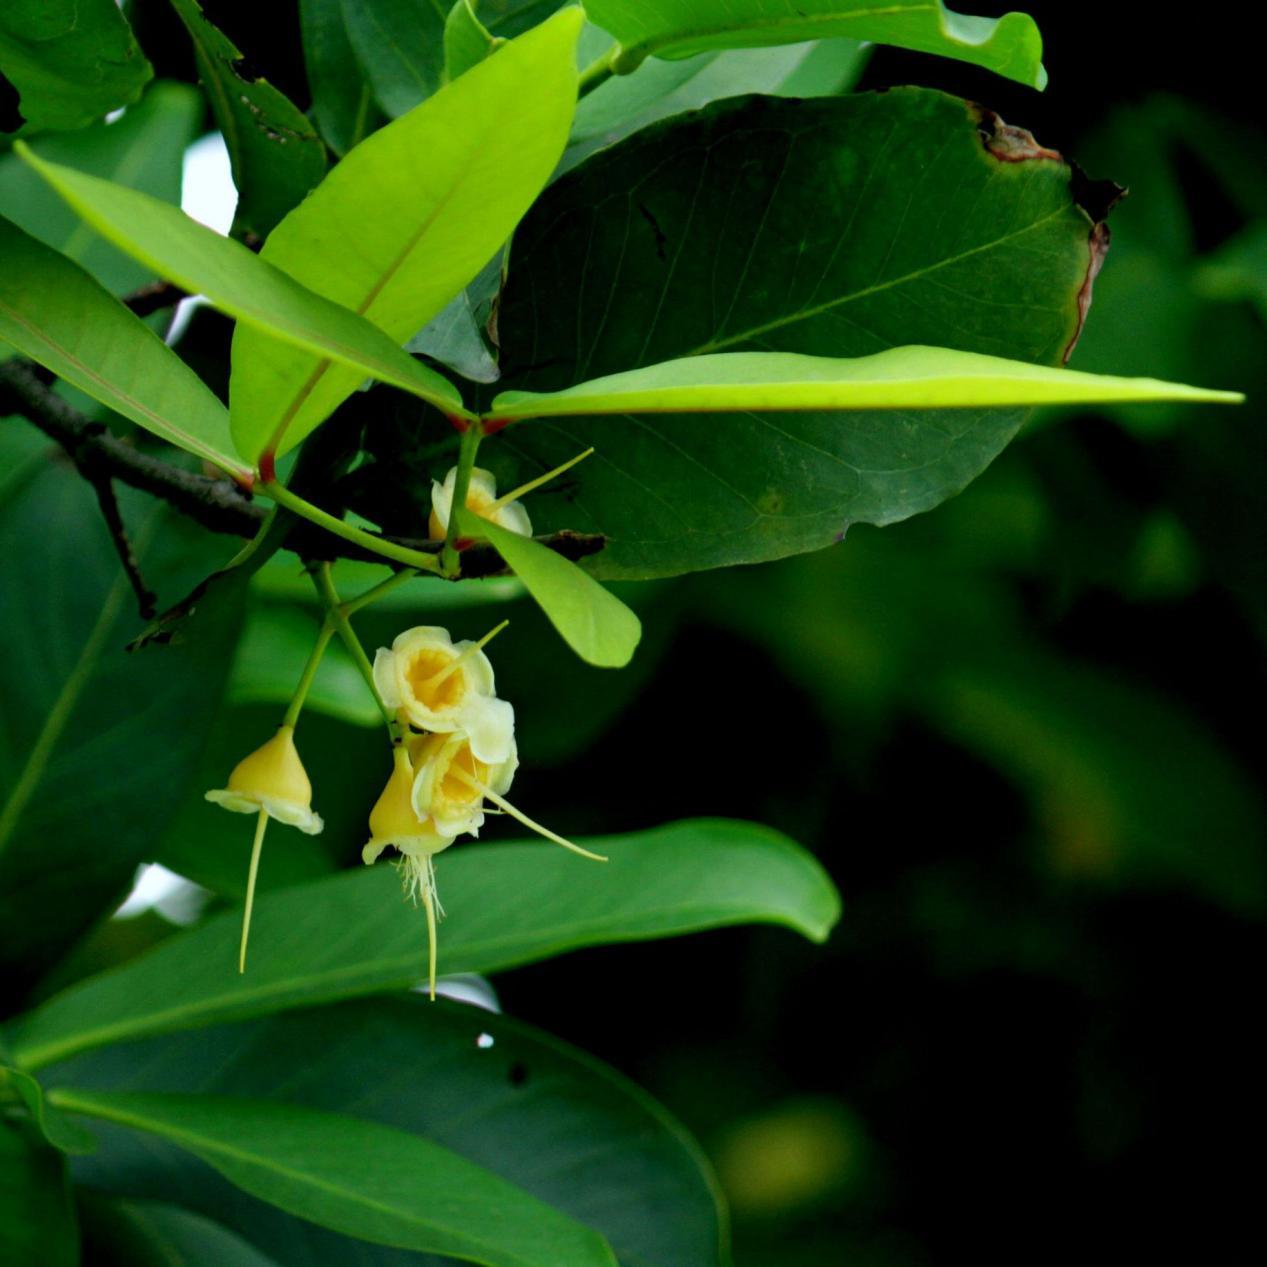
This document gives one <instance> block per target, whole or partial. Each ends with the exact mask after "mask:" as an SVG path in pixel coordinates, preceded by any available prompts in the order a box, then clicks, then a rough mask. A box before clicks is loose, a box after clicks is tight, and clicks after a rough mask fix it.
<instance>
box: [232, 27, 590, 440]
mask: <svg viewBox="0 0 1267 1267" xmlns="http://www.w3.org/2000/svg"><path fill="white" fill-rule="evenodd" d="M580 22H581V18H580V13H579V11H577V10H576V9H571V10H568V11H567V12H564V13H560V14H559V15H558V16H556V17H554V18H552V19H551V20H550V21H549V22H547V23H545V24H544V25H543V26H540V27H538V28H536V29H535V30H533V31H530V32H529V33H528V34H527V35H524V36H521V37H520V38H519V39H517V40H514V41H512V42H511V43H509V44H507V45H506V46H505V47H504V48H502V49H500V50H499V51H498V53H497V54H496V55H495V56H494V57H490V58H489V59H488V60H487V61H485V62H483V63H481V64H480V65H479V66H477V67H475V68H474V69H473V70H471V71H470V72H469V73H468V74H466V75H463V76H462V78H461V79H460V80H457V81H455V82H454V83H452V84H450V85H449V86H448V87H447V88H445V89H444V90H443V92H440V93H438V94H437V95H436V96H435V97H433V98H431V100H429V101H426V102H424V103H423V104H422V105H420V106H419V107H418V108H417V109H416V110H414V111H412V112H411V113H410V114H408V115H406V116H405V117H404V118H401V119H398V120H397V121H396V122H395V123H391V124H389V125H388V126H387V127H385V128H382V129H381V130H380V131H378V132H375V133H374V135H373V136H371V137H370V138H368V139H367V140H365V141H363V142H362V143H361V144H360V145H358V146H357V147H356V149H354V150H353V151H352V152H351V153H350V154H348V156H347V157H346V158H345V159H344V160H343V161H342V162H341V163H340V164H339V165H338V167H336V168H335V169H334V171H332V172H331V173H330V175H329V176H328V177H327V178H326V180H325V181H324V182H323V183H322V184H321V185H320V186H319V187H318V188H317V189H316V190H315V191H314V192H313V194H312V195H311V196H310V197H309V198H308V199H306V200H305V201H304V202H303V204H302V205H300V206H299V207H297V208H296V209H295V210H294V211H293V212H291V214H290V215H289V216H287V217H286V219H285V220H284V221H283V222H282V223H281V224H279V225H278V226H277V229H276V230H275V231H274V232H273V233H272V234H271V235H270V236H269V239H268V241H267V242H266V243H265V245H264V250H263V252H262V256H261V258H262V259H264V260H266V261H267V262H268V263H270V264H272V265H274V266H275V267H276V268H278V269H280V270H281V271H283V272H285V273H286V274H288V275H289V276H291V277H293V278H295V279H296V280H297V281H298V282H300V283H302V284H303V285H304V286H306V287H309V288H310V289H311V290H313V291H315V292H316V293H318V294H320V295H324V296H325V297H326V298H328V299H330V300H333V301H334V302H335V303H337V304H340V305H342V306H343V307H344V308H349V309H352V310H353V311H354V312H356V313H357V314H358V315H359V316H361V317H364V318H365V319H367V320H368V321H370V322H372V323H373V324H374V325H375V326H377V327H379V329H381V330H383V331H385V332H386V335H387V336H388V337H389V338H390V339H391V340H392V341H393V342H395V343H404V342H405V341H406V340H407V339H409V338H410V337H411V336H413V335H415V334H416V333H417V332H418V331H419V330H420V329H421V328H422V327H423V326H424V325H426V324H427V322H429V321H430V320H431V319H432V318H433V317H434V316H436V314H437V313H439V312H440V311H441V310H442V309H443V308H444V307H445V305H446V304H448V303H449V301H450V300H452V299H453V298H454V297H455V296H456V295H457V294H458V293H459V292H460V291H461V290H462V289H463V287H464V286H466V284H467V283H468V282H469V281H470V280H471V279H472V278H473V277H474V276H475V275H476V274H477V273H478V272H479V271H480V269H482V268H483V267H484V265H485V264H486V263H487V262H488V260H489V258H490V257H491V256H492V255H493V254H494V253H495V252H496V251H497V250H498V249H499V248H500V246H501V245H502V243H503V242H504V241H505V240H506V238H507V237H508V236H509V235H510V233H511V231H512V230H513V229H514V227H515V225H516V224H517V223H518V221H519V218H520V217H521V216H522V215H523V214H524V212H525V211H526V210H527V209H528V207H529V206H530V205H531V203H532V200H533V199H534V198H535V197H536V196H537V194H538V193H539V192H540V190H541V188H542V186H543V185H544V184H545V182H546V180H547V179H548V178H549V175H550V173H551V171H552V170H553V169H554V165H555V164H556V163H557V162H558V159H559V155H560V154H561V153H562V152H563V146H564V144H565V143H566V141H567V133H568V127H569V126H570V124H571V121H572V111H573V107H574V104H575V96H576V64H575V46H576V37H577V33H578V31H579V29H580ZM232 366H233V370H232V378H231V381H230V388H229V402H230V404H229V411H230V414H231V415H232V419H233V435H234V438H235V440H236V441H237V445H238V449H239V451H240V452H242V453H244V454H247V455H249V456H251V457H254V456H256V455H257V454H258V453H259V452H260V451H261V450H262V449H263V448H264V446H265V445H266V444H267V443H268V441H269V438H270V436H272V435H273V434H274V433H275V432H277V431H278V429H279V428H284V436H285V438H284V440H283V442H282V443H281V444H280V445H279V448H278V452H279V453H282V452H285V451H286V450H287V449H288V448H291V447H292V446H293V445H295V444H297V443H299V441H300V440H302V439H303V438H304V436H306V435H307V434H308V433H309V432H310V431H311V430H312V429H313V428H314V427H315V426H317V425H318V424H319V423H320V422H321V421H322V420H323V419H324V418H325V417H326V416H327V415H328V414H329V413H330V411H331V410H332V409H334V408H335V406H336V405H338V404H339V403H340V401H342V400H343V399H344V398H345V397H346V396H347V395H348V394H349V393H350V392H352V391H353V390H355V388H356V387H357V385H358V384H359V383H360V381H361V379H362V377H363V373H362V372H360V371H358V370H356V369H349V368H348V367H346V366H345V365H336V364H333V363H331V362H330V361H328V360H323V359H321V358H320V357H319V356H313V355H311V354H310V353H309V352H306V351H302V350H300V349H299V348H296V347H293V346H288V345H286V344H283V343H279V342H278V341H277V340H276V339H274V338H271V337H269V335H268V334H266V333H262V332H261V331H259V330H255V329H251V328H249V327H246V328H239V329H238V330H237V331H236V332H235V335H234V340H233V357H232Z"/></svg>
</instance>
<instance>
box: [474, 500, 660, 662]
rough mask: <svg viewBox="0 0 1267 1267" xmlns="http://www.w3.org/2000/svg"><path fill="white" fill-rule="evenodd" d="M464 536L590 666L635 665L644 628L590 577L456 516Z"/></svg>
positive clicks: (548, 553) (549, 553)
mask: <svg viewBox="0 0 1267 1267" xmlns="http://www.w3.org/2000/svg"><path fill="white" fill-rule="evenodd" d="M458 524H459V526H460V527H461V530H462V532H463V533H464V534H465V535H466V536H468V537H470V538H472V539H473V540H485V541H487V542H488V543H489V544H490V545H492V546H494V547H495V548H496V550H497V553H498V554H500V555H501V556H502V558H503V559H505V561H506V564H507V566H508V567H509V568H510V569H511V571H513V572H514V574H515V576H516V577H517V578H518V579H519V580H520V581H521V582H522V583H523V586H524V588H525V589H526V590H527V591H528V593H529V594H531V595H532V597H533V598H534V599H536V601H537V603H538V604H539V605H540V607H541V610H542V611H544V612H545V614H546V615H547V616H549V618H550V623H551V624H552V625H554V627H555V628H556V629H557V630H558V631H559V636H560V637H561V638H562V639H563V640H564V642H566V643H567V644H568V646H569V647H571V648H572V650H573V651H575V652H576V654H577V655H579V656H580V657H581V659H582V660H585V661H586V662H587V663H589V664H595V665H598V666H599V667H600V668H606V669H619V668H623V667H624V666H625V665H626V664H628V663H629V661H630V660H631V659H633V653H634V651H635V650H636V649H637V647H638V640H639V639H640V638H641V637H642V622H641V621H640V620H639V619H638V617H637V616H635V615H634V613H633V612H632V611H630V609H629V608H628V607H626V606H625V604H624V603H622V602H621V601H620V599H618V598H617V597H616V595H615V594H613V593H611V591H610V590H605V589H604V588H603V587H602V586H601V585H600V584H599V583H598V582H597V581H596V580H595V579H594V578H593V577H592V576H590V575H589V574H588V573H587V572H582V571H581V569H580V568H579V567H577V566H576V564H575V563H573V562H571V560H569V559H565V558H564V557H563V556H562V555H561V554H556V553H555V552H554V551H553V550H549V549H547V548H546V547H545V546H543V545H541V544H540V543H539V542H537V541H533V540H532V538H531V537H522V536H520V535H518V534H517V533H514V532H509V531H507V530H506V529H505V528H501V527H499V526H498V525H497V524H495V523H490V522H489V521H488V520H486V519H481V518H480V517H479V516H478V515H473V514H470V513H469V512H465V511H461V510H459V511H458Z"/></svg>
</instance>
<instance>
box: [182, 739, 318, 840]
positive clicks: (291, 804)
mask: <svg viewBox="0 0 1267 1267" xmlns="http://www.w3.org/2000/svg"><path fill="white" fill-rule="evenodd" d="M205 795H206V799H207V800H209V801H211V802H212V803H213V804H216V805H219V806H222V807H223V808H224V809H227V810H232V811H233V812H234V813H235V814H258V813H259V812H260V811H261V810H263V811H264V813H266V814H267V815H268V816H269V818H275V819H276V820H277V821H278V822H279V823H285V824H286V825H287V826H289V827H298V828H299V830H300V831H302V832H306V833H307V834H308V835H310V836H315V835H316V834H317V833H318V832H319V831H320V830H321V829H322V827H323V826H324V824H323V823H322V821H321V815H320V814H317V813H316V812H315V811H314V810H313V808H312V783H311V782H310V781H309V779H308V772H307V771H306V770H305V769H304V765H303V762H302V761H301V760H300V759H299V752H298V750H297V749H296V748H295V728H294V727H293V726H281V727H279V728H278V731H277V733H276V734H275V735H274V736H273V737H272V738H271V739H270V740H269V741H268V742H267V743H266V744H263V745H262V746H261V747H259V748H257V749H256V750H255V751H254V752H252V753H251V754H250V755H249V756H246V757H243V758H242V760H241V761H239V762H238V763H237V765H235V766H234V767H233V771H232V773H231V774H230V775H229V781H228V786H227V787H223V788H213V789H212V790H211V791H209V792H207V793H206V794H205Z"/></svg>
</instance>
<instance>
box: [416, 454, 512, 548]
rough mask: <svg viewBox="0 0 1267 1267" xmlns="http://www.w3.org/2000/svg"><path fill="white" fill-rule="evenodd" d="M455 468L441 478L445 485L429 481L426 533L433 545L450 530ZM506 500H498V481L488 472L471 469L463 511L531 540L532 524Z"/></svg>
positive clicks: (456, 476) (455, 477)
mask: <svg viewBox="0 0 1267 1267" xmlns="http://www.w3.org/2000/svg"><path fill="white" fill-rule="evenodd" d="M457 478H458V468H457V467H456V466H454V467H451V468H450V470H449V473H448V474H447V475H446V476H445V477H444V483H443V484H441V483H439V482H437V481H436V480H432V481H431V519H430V522H429V525H428V531H429V532H430V534H431V539H432V540H433V541H443V540H444V537H445V534H446V533H447V532H448V530H449V515H450V513H451V512H452V508H453V491H454V487H455V485H456V484H457ZM513 497H514V494H512V495H511V499H507V498H505V497H502V498H499V497H498V496H497V481H496V480H495V479H493V476H492V472H491V471H485V470H482V469H481V468H480V467H478V466H474V467H472V468H471V480H470V483H469V485H468V486H467V490H466V508H467V510H469V511H470V512H471V513H472V514H474V515H478V516H479V517H480V518H481V519H487V520H488V521H489V522H490V523H495V524H497V526H498V527H499V528H505V529H506V530H507V531H508V532H517V533H518V534H519V535H520V536H521V537H531V536H532V522H531V520H529V518H528V512H527V511H526V510H525V509H524V508H523V505H522V504H521V503H520V502H518V501H515V500H513Z"/></svg>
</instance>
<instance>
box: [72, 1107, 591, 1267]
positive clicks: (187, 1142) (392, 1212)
mask: <svg viewBox="0 0 1267 1267" xmlns="http://www.w3.org/2000/svg"><path fill="white" fill-rule="evenodd" d="M47 1098H48V1099H49V1100H51V1101H52V1102H53V1104H54V1105H55V1106H56V1107H57V1108H61V1109H65V1110H67V1111H68V1112H72V1113H81V1114H84V1115H85V1116H88V1117H95V1118H100V1119H101V1120H103V1121H107V1122H116V1123H118V1124H119V1125H120V1126H130V1127H132V1128H133V1129H134V1130H139V1131H145V1132H146V1133H147V1134H152V1135H158V1136H161V1137H163V1138H165V1139H169V1140H172V1141H173V1142H174V1143H177V1144H181V1145H183V1146H184V1147H185V1148H187V1149H188V1150H189V1151H190V1152H192V1153H202V1154H205V1153H211V1154H213V1155H215V1156H219V1157H223V1158H226V1159H228V1160H231V1161H236V1162H238V1163H240V1164H243V1165H248V1166H255V1167H258V1168H259V1169H261V1170H265V1171H268V1172H270V1173H272V1174H275V1175H279V1176H281V1177H282V1178H285V1179H290V1180H293V1181H296V1182H298V1183H300V1184H303V1185H305V1186H307V1187H309V1188H311V1189H313V1190H314V1191H316V1192H321V1193H327V1194H329V1195H331V1196H333V1197H336V1198H339V1199H341V1200H342V1201H344V1202H347V1203H349V1204H352V1205H358V1206H360V1207H362V1208H363V1209H365V1210H369V1211H372V1212H374V1213H376V1214H386V1215H389V1216H391V1217H392V1218H395V1219H399V1220H401V1221H403V1222H406V1223H408V1224H410V1225H411V1226H413V1227H418V1228H422V1229H425V1230H427V1231H433V1232H434V1231H438V1232H440V1233H441V1234H442V1235H444V1236H447V1237H456V1238H461V1239H462V1240H465V1241H467V1243H468V1244H469V1245H470V1246H471V1247H472V1248H474V1247H476V1246H482V1247H487V1246H488V1242H486V1241H481V1240H480V1239H478V1238H477V1237H473V1236H471V1235H470V1234H469V1233H463V1232H460V1231H457V1230H449V1229H445V1228H443V1227H442V1225H441V1224H439V1223H436V1222H434V1221H432V1222H428V1221H427V1220H425V1219H423V1218H420V1217H419V1216H417V1215H416V1214H414V1213H413V1212H412V1211H409V1210H402V1209H401V1208H400V1207H399V1206H393V1205H388V1204H386V1203H385V1202H382V1201H375V1200H374V1199H373V1198H372V1197H369V1196H367V1195H365V1194H363V1193H359V1192H357V1191H355V1190H354V1189H349V1188H341V1187H339V1186H338V1185H337V1184H333V1183H330V1182H328V1181H327V1180H324V1179H321V1178H319V1177H318V1176H316V1175H314V1174H312V1173H311V1172H310V1171H306V1170H295V1169H293V1168H292V1167H290V1166H286V1165H283V1164H282V1163H281V1162H278V1161H275V1160H273V1159H271V1158H269V1157H266V1156H263V1155H261V1154H260V1153H253V1152H249V1151H247V1150H246V1149H243V1148H235V1147H234V1146H233V1145H231V1144H228V1143H225V1142H224V1141H222V1140H218V1139H214V1138H209V1137H208V1136H206V1135H201V1134H199V1133H198V1132H197V1131H193V1130H190V1129H188V1128H184V1127H180V1126H174V1125H172V1124H171V1123H170V1122H167V1121H162V1122H159V1121H158V1120H157V1119H154V1118H147V1117H145V1116H144V1115H140V1114H136V1113H130V1112H128V1110H126V1109H123V1108H119V1107H118V1106H117V1105H109V1104H106V1105H103V1104H102V1103H101V1101H99V1100H97V1099H95V1098H94V1097H92V1096H90V1095H83V1094H81V1093H79V1092H76V1091H74V1090H73V1089H69V1088H58V1089H55V1090H53V1091H50V1092H49V1094H48V1097H47ZM380 1129H382V1130H384V1131H388V1130H392V1128H391V1127H385V1126H380ZM396 1133H399V1134H401V1135H404V1136H406V1137H408V1138H418V1139H421V1137H420V1136H411V1135H410V1134H409V1132H407V1131H400V1132H396ZM423 1142H424V1143H430V1144H432V1146H433V1147H434V1148H436V1149H438V1150H440V1151H442V1152H451V1151H452V1150H450V1149H446V1148H444V1147H443V1145H441V1144H435V1143H434V1142H433V1141H430V1140H424V1141H423ZM454 1155H455V1156H456V1155H457V1154H454ZM463 1160H465V1159H463ZM468 1164H469V1165H472V1166H474V1165H475V1163H474V1162H469V1163H468ZM480 1169H483V1167H480ZM486 1173H488V1174H490V1175H491V1174H492V1172H491V1171H489V1172H486ZM494 1177H495V1178H496V1176H494ZM500 1182H502V1183H505V1182H506V1181H505V1180H500ZM524 1195H525V1196H527V1195H528V1194H527V1193H525V1194H524ZM530 1199H531V1198H530ZM299 1217H303V1216H299ZM578 1226H581V1225H579V1224H578ZM384 1243H385V1242H384ZM445 1252H451V1251H445ZM486 1252H487V1249H486ZM504 1261H509V1260H504ZM518 1261H519V1262H522V1263H524V1264H525V1265H526V1267H531V1265H532V1263H533V1261H534V1260H532V1259H526V1258H520V1259H518Z"/></svg>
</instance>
